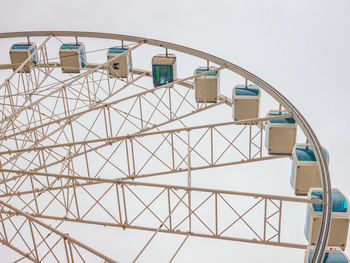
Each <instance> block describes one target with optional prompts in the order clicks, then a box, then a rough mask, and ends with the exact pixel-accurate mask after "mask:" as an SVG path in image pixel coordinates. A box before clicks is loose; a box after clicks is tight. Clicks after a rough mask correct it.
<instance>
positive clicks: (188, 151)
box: [187, 130, 192, 232]
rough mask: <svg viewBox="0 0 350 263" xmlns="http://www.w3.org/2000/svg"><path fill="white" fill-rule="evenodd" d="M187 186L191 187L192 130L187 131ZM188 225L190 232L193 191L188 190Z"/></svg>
mask: <svg viewBox="0 0 350 263" xmlns="http://www.w3.org/2000/svg"><path fill="white" fill-rule="evenodd" d="M187 186H188V187H191V137H190V130H188V131H187ZM188 220H189V221H188V225H189V232H191V230H192V223H191V221H192V220H191V191H188Z"/></svg>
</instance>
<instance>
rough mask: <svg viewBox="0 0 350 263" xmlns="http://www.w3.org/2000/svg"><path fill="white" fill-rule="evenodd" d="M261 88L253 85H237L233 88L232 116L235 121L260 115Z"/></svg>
mask: <svg viewBox="0 0 350 263" xmlns="http://www.w3.org/2000/svg"><path fill="white" fill-rule="evenodd" d="M259 102H260V89H259V88H258V87H257V86H253V85H237V86H236V87H234V88H233V90H232V117H233V120H234V121H240V120H247V119H256V118H258V117H259V105H260V103H259Z"/></svg>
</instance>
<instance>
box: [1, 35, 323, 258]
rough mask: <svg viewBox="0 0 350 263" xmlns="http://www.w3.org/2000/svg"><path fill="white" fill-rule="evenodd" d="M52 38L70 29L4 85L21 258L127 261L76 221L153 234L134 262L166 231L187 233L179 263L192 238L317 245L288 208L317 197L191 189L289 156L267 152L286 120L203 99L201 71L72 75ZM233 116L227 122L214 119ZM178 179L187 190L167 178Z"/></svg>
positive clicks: (7, 189) (7, 172)
mask: <svg viewBox="0 0 350 263" xmlns="http://www.w3.org/2000/svg"><path fill="white" fill-rule="evenodd" d="M34 35H35V34H34ZM68 36H69V34H68ZM121 40H125V41H130V43H129V45H130V49H129V50H128V52H134V50H137V49H139V48H141V47H144V46H145V45H146V44H149V43H151V42H152V41H151V40H150V41H143V42H142V41H131V39H130V38H128V37H125V38H121ZM51 42H56V43H61V42H62V40H61V39H60V37H59V34H54V33H51V34H49V35H48V37H47V38H46V39H44V40H43V41H42V42H41V43H40V45H39V46H38V49H37V55H38V58H39V63H38V65H37V66H36V67H32V70H31V71H30V73H25V72H24V71H23V67H24V66H25V65H27V64H28V62H29V61H30V58H31V57H29V58H28V59H27V60H26V61H25V62H24V63H22V64H21V65H20V66H19V67H18V68H17V69H16V70H14V71H13V72H12V73H11V74H10V75H9V77H8V78H6V79H5V80H4V81H3V83H2V84H1V85H0V101H1V103H0V116H1V118H0V143H1V148H0V173H1V175H0V219H1V226H0V241H1V243H2V244H3V245H5V246H8V247H9V248H11V249H13V250H14V251H16V252H18V254H19V258H18V262H20V261H22V260H29V261H33V262H42V261H45V262H64V261H65V262H80V261H81V262H86V261H88V262H91V261H94V260H95V261H99V262H100V261H103V262H117V261H118V258H117V255H108V256H107V255H105V254H103V253H101V252H99V251H98V250H97V249H95V248H92V247H91V246H88V245H86V244H85V243H84V242H83V240H77V239H75V238H74V237H73V236H71V235H69V234H68V233H64V232H62V231H61V230H60V229H61V225H62V224H64V223H65V222H73V223H76V224H86V225H92V224H93V225H102V226H106V227H111V228H113V227H118V228H123V229H129V228H130V229H136V230H146V231H152V232H153V235H152V236H151V239H150V240H149V241H148V242H147V243H146V244H145V246H144V247H143V248H142V249H141V251H139V252H138V254H137V255H135V256H136V258H134V261H136V260H138V259H139V257H140V256H141V254H142V253H143V251H144V250H145V249H146V248H147V247H148V245H149V244H150V242H151V241H152V239H153V238H154V236H155V235H156V234H157V233H159V232H161V233H168V234H174V235H183V236H184V237H185V238H184V240H183V242H182V243H181V244H180V246H179V247H178V249H177V250H176V252H175V254H174V255H172V257H171V258H170V262H172V261H173V260H174V258H175V256H176V255H177V254H178V253H179V251H180V249H181V248H182V246H183V245H184V244H185V242H186V240H187V239H188V238H189V237H192V236H196V237H203V238H213V239H224V240H232V241H242V242H249V243H256V244H266V245H274V246H285V247H291V248H305V247H306V245H305V244H299V243H293V242H289V241H285V240H283V235H281V230H282V229H284V227H282V225H283V220H282V219H283V209H282V207H284V204H285V203H299V204H301V205H303V204H305V203H308V202H317V201H310V200H307V199H304V198H295V197H288V196H277V195H266V194H258V193H245V192H237V191H227V190H221V189H211V188H210V187H208V188H200V187H194V186H192V183H191V173H192V172H193V171H198V172H200V171H202V170H203V171H204V170H206V169H209V168H216V167H222V166H232V165H238V164H240V165H243V164H245V163H251V162H259V161H264V160H270V159H276V158H284V157H286V156H270V155H268V154H267V152H266V151H265V150H264V145H263V142H264V133H265V131H264V122H266V121H268V120H271V119H278V118H281V117H271V118H258V119H250V120H244V121H231V120H230V116H229V115H230V111H231V110H230V108H231V106H232V102H231V100H230V99H229V98H228V97H226V96H224V95H223V94H221V95H220V98H219V100H218V102H216V103H196V101H195V97H194V87H193V80H194V76H193V75H189V76H185V77H181V78H178V79H176V80H175V81H174V82H172V83H169V84H166V85H162V86H159V87H153V86H152V85H151V81H150V77H151V75H152V74H151V72H150V71H147V70H145V69H136V68H133V71H132V73H131V74H130V76H129V77H128V78H124V79H123V78H112V77H110V76H109V73H108V70H109V69H108V67H109V65H110V63H111V62H113V60H114V59H116V57H115V58H113V59H111V60H109V61H106V62H104V63H93V64H89V63H88V64H87V67H86V69H84V70H83V71H82V73H80V74H74V75H70V74H63V73H61V72H60V63H59V62H57V61H55V60H54V59H52V56H51V55H49V52H48V49H49V48H48V45H49V44H50V43H51ZM168 47H169V48H174V46H173V45H172V44H169V43H168ZM180 51H181V49H180ZM33 55H34V54H32V55H31V56H33ZM124 55H125V54H124ZM194 55H196V56H197V57H201V58H203V54H202V53H200V52H197V53H195V54H194ZM206 59H207V60H208V61H209V60H211V61H212V62H214V63H215V62H216V61H215V60H216V58H215V57H210V56H209V57H206ZM218 65H219V66H218V70H227V68H228V65H227V64H223V63H218ZM12 66H13V65H11V64H9V65H1V66H0V68H1V69H9V68H12ZM240 70H241V71H242V72H239V73H241V75H242V76H244V77H247V76H245V73H244V70H243V69H240ZM208 73H211V71H207V72H205V73H202V75H205V74H208ZM252 81H253V80H252ZM256 82H258V81H256ZM279 102H280V101H279ZM281 104H282V105H283V106H284V107H285V108H286V109H288V110H289V107H288V105H287V104H286V105H285V104H283V103H281ZM222 112H225V113H226V114H227V115H228V116H229V118H227V119H226V120H225V121H219V122H217V121H215V120H213V119H211V118H210V116H213V114H214V115H215V114H218V113H219V114H221V113H222ZM290 112H291V113H290V115H289V116H290V117H292V116H293V117H295V118H296V119H298V118H299V116H298V115H295V112H294V111H293V110H291V111H290ZM283 118H285V116H283ZM218 119H220V118H218ZM198 120H199V121H198ZM213 171H215V169H214V170H213ZM177 175H184V176H185V177H186V178H187V179H186V184H181V183H180V184H163V183H157V181H156V180H157V178H158V177H162V178H163V177H169V178H170V177H174V176H177ZM146 179H147V180H148V181H145V180H146ZM252 211H256V214H255V216H254V218H253V219H254V220H251V219H252V218H249V216H250V214H251V213H252ZM47 222H51V223H47ZM51 224H52V225H51ZM301 231H302V230H301Z"/></svg>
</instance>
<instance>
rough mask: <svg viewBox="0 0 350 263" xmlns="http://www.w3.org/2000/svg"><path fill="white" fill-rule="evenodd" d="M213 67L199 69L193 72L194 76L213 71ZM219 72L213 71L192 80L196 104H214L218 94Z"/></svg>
mask: <svg viewBox="0 0 350 263" xmlns="http://www.w3.org/2000/svg"><path fill="white" fill-rule="evenodd" d="M215 69H216V68H215V67H199V68H197V69H196V70H195V71H194V75H198V74H201V73H204V72H206V71H209V70H215ZM219 77H220V72H219V71H214V72H211V73H208V74H205V75H202V76H199V77H196V78H195V79H194V91H195V97H196V102H199V103H205V102H207V103H208V102H209V103H215V102H217V101H218V97H219V94H220V78H219Z"/></svg>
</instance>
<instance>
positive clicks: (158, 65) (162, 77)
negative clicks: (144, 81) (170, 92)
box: [152, 54, 176, 87]
mask: <svg viewBox="0 0 350 263" xmlns="http://www.w3.org/2000/svg"><path fill="white" fill-rule="evenodd" d="M152 76H153V85H154V86H155V87H158V86H161V85H165V84H168V83H171V82H173V81H174V80H176V56H175V55H170V54H169V55H156V56H154V57H153V58H152Z"/></svg>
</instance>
